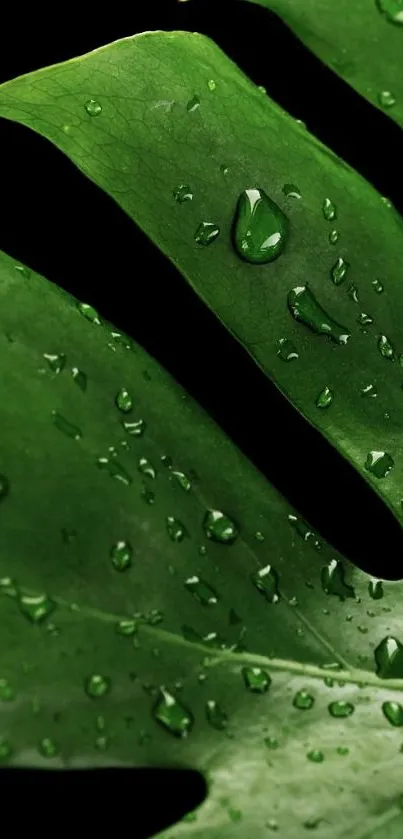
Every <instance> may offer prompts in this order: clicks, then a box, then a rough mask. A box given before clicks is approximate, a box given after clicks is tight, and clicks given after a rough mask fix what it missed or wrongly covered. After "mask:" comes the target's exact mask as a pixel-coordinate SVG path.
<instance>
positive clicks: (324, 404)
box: [316, 387, 334, 408]
mask: <svg viewBox="0 0 403 839" xmlns="http://www.w3.org/2000/svg"><path fill="white" fill-rule="evenodd" d="M333 396H334V394H333V391H332V390H330V387H324V388H323V390H321V392H320V394H319V396H318V398H317V400H316V407H317V408H328V407H329V405H331V404H332V402H333Z"/></svg>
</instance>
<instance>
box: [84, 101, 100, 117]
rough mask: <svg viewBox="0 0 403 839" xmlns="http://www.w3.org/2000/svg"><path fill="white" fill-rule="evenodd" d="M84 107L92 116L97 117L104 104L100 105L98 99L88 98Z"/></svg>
mask: <svg viewBox="0 0 403 839" xmlns="http://www.w3.org/2000/svg"><path fill="white" fill-rule="evenodd" d="M84 107H85V110H86V111H87V114H89V115H90V117H97V116H99V114H100V113H101V111H102V105H100V104H99V102H97V101H96V99H88V101H87V102H86V103H85V105H84Z"/></svg>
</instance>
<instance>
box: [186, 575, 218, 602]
mask: <svg viewBox="0 0 403 839" xmlns="http://www.w3.org/2000/svg"><path fill="white" fill-rule="evenodd" d="M185 586H186V588H187V590H188V591H190V592H191V594H194V596H195V597H196V598H197V600H198V601H199V603H202V604H203V606H214V605H215V604H216V603H217V602H218V594H217V592H216V591H214V589H213V588H212V587H211V586H210V585H209V583H206V581H205V580H202V579H200V577H197V576H196V575H195V576H193V577H188V579H187V580H186V582H185Z"/></svg>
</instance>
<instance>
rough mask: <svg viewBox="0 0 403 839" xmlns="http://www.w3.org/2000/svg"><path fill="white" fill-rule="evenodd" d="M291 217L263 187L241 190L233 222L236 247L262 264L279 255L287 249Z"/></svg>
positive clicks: (251, 259)
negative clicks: (288, 216) (287, 216)
mask: <svg viewBox="0 0 403 839" xmlns="http://www.w3.org/2000/svg"><path fill="white" fill-rule="evenodd" d="M287 234H288V219H287V218H286V216H285V215H284V213H283V212H282V210H280V207H278V206H277V204H275V203H274V201H272V200H271V199H270V198H269V196H268V195H266V193H265V192H263V190H262V189H257V188H255V189H245V190H244V192H242V193H241V195H240V197H239V199H238V203H237V208H236V213H235V219H234V225H233V241H234V246H235V250H236V251H237V253H238V254H239V256H240V257H241V258H242V259H245V260H246V261H247V262H252V263H255V264H261V263H266V262H271V261H272V260H273V259H276V258H277V257H278V256H280V254H281V253H282V251H283V250H284V247H285V244H286V240H287Z"/></svg>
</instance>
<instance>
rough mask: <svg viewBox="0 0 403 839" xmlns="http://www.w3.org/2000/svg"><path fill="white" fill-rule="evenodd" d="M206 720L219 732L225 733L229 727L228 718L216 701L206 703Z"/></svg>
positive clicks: (211, 700)
mask: <svg viewBox="0 0 403 839" xmlns="http://www.w3.org/2000/svg"><path fill="white" fill-rule="evenodd" d="M206 719H207V722H208V723H209V725H211V726H212V727H213V728H216V729H217V730H218V731H224V729H225V728H227V725H228V716H227V714H226V713H225V711H223V710H222V708H220V706H219V705H218V703H217V702H216V701H215V700H214V699H209V700H208V702H206Z"/></svg>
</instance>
